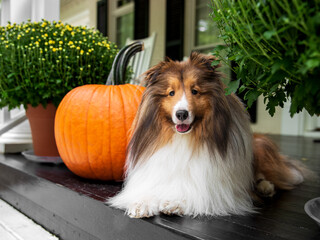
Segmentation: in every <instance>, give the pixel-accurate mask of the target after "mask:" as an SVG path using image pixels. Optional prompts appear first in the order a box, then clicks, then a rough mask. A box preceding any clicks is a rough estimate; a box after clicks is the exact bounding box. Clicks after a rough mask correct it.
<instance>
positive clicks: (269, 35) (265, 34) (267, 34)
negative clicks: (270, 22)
mask: <svg viewBox="0 0 320 240" xmlns="http://www.w3.org/2000/svg"><path fill="white" fill-rule="evenodd" d="M274 35H276V31H275V30H270V31H265V32H264V33H263V36H264V37H265V38H266V39H267V40H269V39H271V38H272V37H273V36H274Z"/></svg>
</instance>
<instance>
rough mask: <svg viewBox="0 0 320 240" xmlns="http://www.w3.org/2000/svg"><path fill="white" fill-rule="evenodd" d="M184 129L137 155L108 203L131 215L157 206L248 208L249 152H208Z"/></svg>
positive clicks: (176, 209)
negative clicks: (150, 152)
mask: <svg viewBox="0 0 320 240" xmlns="http://www.w3.org/2000/svg"><path fill="white" fill-rule="evenodd" d="M190 136H191V135H190V134H187V135H180V134H176V135H175V136H174V137H173V139H172V142H170V143H168V144H167V145H166V146H164V147H163V148H161V149H159V150H158V151H156V152H155V153H154V154H153V155H152V156H151V157H149V158H148V159H144V161H140V162H141V164H138V165H136V166H135V167H134V168H133V169H131V170H130V171H129V173H128V176H127V179H126V182H125V186H124V189H123V190H122V191H121V192H120V193H119V194H118V195H117V196H116V197H114V198H112V199H110V200H109V203H110V204H111V205H112V206H114V207H116V208H120V209H124V210H126V212H127V213H128V214H129V215H131V216H133V217H141V216H150V215H156V214H159V212H161V211H162V212H168V209H166V208H168V207H169V208H170V209H171V210H172V209H173V210H172V211H170V209H169V213H183V214H185V215H191V216H197V215H228V214H244V213H247V212H252V202H251V200H250V197H249V194H248V191H249V189H250V187H251V181H252V170H251V168H252V167H251V158H250V159H249V157H248V156H239V154H238V155H236V154H233V153H229V154H228V155H227V157H226V159H221V157H220V156H219V155H218V154H215V156H212V155H210V154H209V151H208V149H207V146H205V145H204V146H197V148H196V149H193V148H192V147H191V146H192V144H191V139H190Z"/></svg>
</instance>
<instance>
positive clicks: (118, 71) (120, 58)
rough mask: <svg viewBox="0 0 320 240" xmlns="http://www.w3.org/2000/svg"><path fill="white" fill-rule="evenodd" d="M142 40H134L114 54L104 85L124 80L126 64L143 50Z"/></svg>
mask: <svg viewBox="0 0 320 240" xmlns="http://www.w3.org/2000/svg"><path fill="white" fill-rule="evenodd" d="M143 47H144V46H143V42H142V41H136V42H133V43H131V44H129V45H126V46H124V47H123V48H122V49H121V50H120V51H119V52H118V54H117V55H116V57H115V59H114V61H113V64H112V68H111V71H110V73H109V76H108V79H107V82H106V85H118V84H121V82H124V80H123V79H124V77H125V75H126V70H127V66H128V63H129V60H130V58H131V57H132V56H133V55H134V54H136V53H137V52H140V51H142V50H143Z"/></svg>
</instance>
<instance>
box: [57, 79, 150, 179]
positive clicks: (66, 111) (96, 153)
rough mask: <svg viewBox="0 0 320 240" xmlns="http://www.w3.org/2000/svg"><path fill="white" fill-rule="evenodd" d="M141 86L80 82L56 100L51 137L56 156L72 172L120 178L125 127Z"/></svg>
mask: <svg viewBox="0 0 320 240" xmlns="http://www.w3.org/2000/svg"><path fill="white" fill-rule="evenodd" d="M143 91H144V87H142V86H137V85H131V84H125V85H110V86H107V85H84V86H81V87H77V88H75V89H73V90H71V91H70V92H69V93H68V94H67V95H66V96H65V97H64V99H63V100H62V102H61V103H60V105H59V107H58V109H57V113H56V118H55V137H56V143H57V147H58V150H59V153H60V156H61V158H62V160H63V161H64V163H65V164H66V166H67V167H68V168H69V169H70V170H71V171H72V172H73V173H75V174H77V175H79V176H81V177H84V178H91V179H100V180H121V179H122V178H123V173H124V164H125V157H126V147H127V144H128V141H129V130H130V128H131V124H132V122H133V119H134V117H135V114H136V112H137V109H138V105H139V103H140V101H141V97H142V93H143Z"/></svg>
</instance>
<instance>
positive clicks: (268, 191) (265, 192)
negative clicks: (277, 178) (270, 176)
mask: <svg viewBox="0 0 320 240" xmlns="http://www.w3.org/2000/svg"><path fill="white" fill-rule="evenodd" d="M256 189H257V192H258V195H259V196H261V197H273V195H274V194H275V193H276V191H275V189H274V185H273V183H271V182H269V181H268V180H265V179H263V180H261V181H259V182H258V183H257V184H256Z"/></svg>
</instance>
